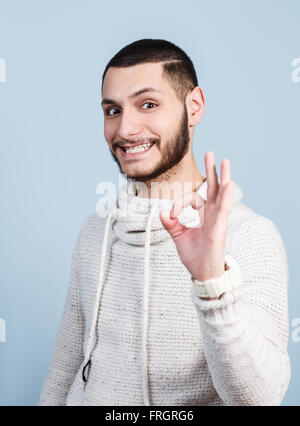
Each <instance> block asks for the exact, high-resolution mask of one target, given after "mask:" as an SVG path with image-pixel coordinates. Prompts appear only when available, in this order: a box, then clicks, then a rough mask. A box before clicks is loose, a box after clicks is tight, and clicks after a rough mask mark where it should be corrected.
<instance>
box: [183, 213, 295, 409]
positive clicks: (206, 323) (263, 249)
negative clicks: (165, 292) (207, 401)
mask: <svg viewBox="0 0 300 426" xmlns="http://www.w3.org/2000/svg"><path fill="white" fill-rule="evenodd" d="M232 238H233V241H234V243H233V244H232V245H231V246H232V247H233V251H234V253H229V254H231V255H232V256H233V257H234V258H235V260H236V261H237V263H238V266H239V268H240V272H241V279H242V285H241V286H240V287H238V288H236V289H234V290H233V291H231V292H227V293H225V294H224V295H223V296H222V297H221V298H220V299H216V300H203V299H201V298H199V297H197V295H196V294H195V293H194V291H193V290H194V288H193V286H191V294H192V300H193V302H194V305H195V307H196V311H197V316H198V318H199V322H200V329H201V334H202V339H203V345H204V354H205V357H206V359H207V363H208V368H209V371H210V374H211V377H212V380H213V383H214V386H215V388H216V391H217V392H218V394H219V396H220V397H221V398H222V400H223V401H224V403H225V405H235V406H236V405H251V406H255V405H258V406H262V405H269V406H272V405H280V403H281V402H282V399H283V398H284V395H285V393H286V390H287V388H288V385H289V381H290V360H289V356H288V352H287V346H288V334H289V321H288V298H287V289H288V280H289V272H288V261H287V255H286V251H285V246H284V243H283V241H282V239H281V236H280V234H279V232H278V230H277V228H276V226H275V225H274V223H273V222H272V221H271V220H270V219H267V218H265V217H263V216H258V217H256V218H255V219H254V220H253V219H252V220H251V221H249V222H247V223H244V224H243V225H242V226H240V228H239V229H238V230H237V231H236V232H235V233H234V235H233V237H232Z"/></svg>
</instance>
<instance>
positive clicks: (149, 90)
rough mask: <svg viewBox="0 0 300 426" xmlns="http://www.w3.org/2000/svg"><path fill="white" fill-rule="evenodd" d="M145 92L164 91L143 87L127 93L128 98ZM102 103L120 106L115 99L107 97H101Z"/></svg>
mask: <svg viewBox="0 0 300 426" xmlns="http://www.w3.org/2000/svg"><path fill="white" fill-rule="evenodd" d="M145 92H159V93H164V92H163V91H162V90H159V89H154V88H153V87H144V88H143V89H139V90H137V91H136V92H134V93H132V94H131V95H129V96H128V98H129V99H133V98H137V97H138V96H140V95H141V94H142V93H145ZM104 104H114V105H117V106H120V105H118V102H117V101H114V100H113V99H108V98H104V99H102V102H101V106H103V105H104Z"/></svg>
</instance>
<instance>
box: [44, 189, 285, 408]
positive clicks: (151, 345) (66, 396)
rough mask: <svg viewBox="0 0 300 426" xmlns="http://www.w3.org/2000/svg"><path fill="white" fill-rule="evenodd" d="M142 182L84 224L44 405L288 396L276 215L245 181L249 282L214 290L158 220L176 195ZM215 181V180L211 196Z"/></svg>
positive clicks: (243, 230)
mask: <svg viewBox="0 0 300 426" xmlns="http://www.w3.org/2000/svg"><path fill="white" fill-rule="evenodd" d="M131 185H132V184H130V183H129V184H128V185H125V186H124V187H123V189H122V190H121V191H120V194H119V197H118V200H117V203H116V206H115V207H114V208H113V209H112V210H111V212H110V215H109V216H108V217H105V218H101V217H99V216H98V215H97V214H96V213H94V214H92V215H90V216H89V217H88V218H87V220H86V221H85V223H84V224H83V226H82V228H81V231H80V234H79V236H78V239H77V242H76V246H75V248H74V252H73V260H72V270H71V277H70V284H69V289H68V295H67V300H66V304H65V308H64V312H63V316H62V319H61V323H60V327H59V330H58V333H57V337H56V345H55V349H54V353H53V359H52V363H51V365H50V366H49V369H48V373H47V376H46V379H45V381H44V384H43V388H42V391H41V395H40V400H39V403H38V405H87V406H91V405H111V406H118V405H127V406H133V405H279V404H280V403H281V401H282V399H283V397H284V395H285V392H286V390H287V388H288V384H289V380H290V361H289V356H288V353H287V345H288V330H289V324H288V298H287V290H288V280H289V272H288V262H287V256H286V251H285V246H284V243H283V241H282V239H281V236H280V234H279V232H278V230H277V228H276V226H275V225H274V223H273V222H272V221H271V220H270V219H267V218H265V217H263V216H261V215H259V214H257V213H256V212H254V211H253V210H252V209H250V208H248V207H247V206H246V205H245V204H244V203H242V202H241V201H240V200H241V198H242V194H243V192H242V190H241V188H240V187H239V186H238V185H236V184H235V186H234V189H233V193H232V198H231V210H230V217H229V224H228V232H227V240H226V254H229V255H231V256H232V257H233V258H234V259H235V260H236V262H237V263H238V266H239V268H240V269H239V270H240V273H241V277H242V285H241V286H240V287H239V288H236V289H235V290H233V291H231V292H227V293H225V294H224V295H223V296H222V297H221V298H220V299H219V300H203V299H200V298H199V297H197V296H196V295H195V294H194V293H193V284H192V281H191V276H190V274H189V272H188V270H187V269H186V268H185V266H184V265H183V264H182V263H181V261H180V258H179V256H178V254H177V251H176V247H175V244H174V243H173V240H172V239H171V237H170V235H169V234H168V232H167V231H166V230H165V229H164V228H163V226H162V224H161V221H160V219H159V210H160V209H161V208H162V206H164V208H165V207H166V205H167V206H171V205H172V201H171V200H153V199H145V198H140V197H137V196H136V195H135V193H134V192H132V186H131ZM206 191H207V185H206V182H205V183H204V184H203V185H202V186H201V187H200V190H199V191H198V193H199V194H200V196H201V197H203V198H204V199H205V200H206ZM141 209H143V210H142V211H141ZM193 212H194V213H195V211H193ZM89 360H91V363H88V361H89ZM87 363H88V364H87ZM85 365H87V367H86V368H85V369H84V366H85ZM83 370H84V371H83ZM83 373H84V377H85V380H87V381H83Z"/></svg>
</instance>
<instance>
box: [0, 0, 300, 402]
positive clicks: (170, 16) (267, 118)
mask: <svg viewBox="0 0 300 426" xmlns="http://www.w3.org/2000/svg"><path fill="white" fill-rule="evenodd" d="M299 22H300V2H299V0H287V1H283V0H282V1H279V0H256V1H254V0H243V1H240V0H227V1H225V0H219V1H212V0H210V1H199V0H197V1H196V0H195V1H191V0H186V1H184V2H183V1H174V0H164V1H161V0H159V1H158V0H152V1H150V2H141V1H127V2H123V1H120V0H118V1H117V0H115V1H113V2H104V1H100V0H98V1H96V0H94V1H92V0H81V1H74V0H72V1H71V0H59V1H58V0H51V1H50V0H48V1H45V0H44V1H41V0H36V1H33V0H29V1H28V0H26V1H25V0H19V1H16V0H7V1H3V0H2V1H0V58H4V59H5V61H6V72H7V82H6V83H0V159H1V164H0V177H1V179H0V185H1V188H0V189H1V209H0V222H1V227H0V229H1V238H0V244H1V252H0V255H1V256H0V258H1V263H0V279H1V294H0V318H3V319H5V321H6V326H7V330H6V337H7V342H6V343H0V365H1V367H0V369H1V371H0V377H1V380H0V404H1V405H35V404H36V403H37V401H38V397H39V393H40V389H41V386H42V382H43V380H44V378H45V375H46V371H47V368H48V365H49V363H50V361H51V358H52V351H53V348H54V342H55V335H56V332H57V329H58V325H59V321H60V317H61V314H62V309H63V305H64V302H65V297H66V292H67V287H68V280H69V274H70V268H71V255H72V250H73V247H74V244H75V240H76V237H77V235H78V232H79V230H80V227H81V225H82V223H83V221H84V220H85V218H86V217H87V216H88V215H89V214H90V213H92V212H94V211H95V206H96V202H97V200H98V199H99V195H97V194H96V186H97V184H98V183H99V182H101V181H103V180H107V181H113V182H115V183H116V184H117V183H118V169H117V166H116V165H115V163H113V162H112V160H111V157H110V154H109V151H108V148H107V145H106V141H105V139H104V135H103V117H102V112H101V109H100V81H101V76H102V72H103V70H104V68H105V66H106V64H107V62H108V61H109V59H110V58H111V57H112V56H113V55H114V54H115V53H116V52H117V51H118V50H119V49H120V48H122V47H123V46H125V45H126V44H128V43H131V42H132V41H135V40H138V39H141V38H145V37H147V38H164V39H167V40H169V41H172V42H174V43H175V44H178V45H179V46H180V47H181V48H183V49H184V50H185V51H186V53H187V54H188V55H189V56H190V57H191V59H192V61H193V62H194V65H195V68H196V71H197V75H198V79H199V85H200V87H201V88H202V89H203V91H204V94H205V97H206V111H205V115H204V117H203V120H202V121H201V123H200V124H199V125H198V126H197V128H196V132H195V137H194V153H195V156H196V158H197V160H198V165H199V167H200V170H201V171H202V173H203V172H204V171H205V170H204V154H205V152H207V151H208V150H213V151H214V152H215V155H216V160H217V168H218V172H219V170H220V163H221V161H222V159H223V158H225V157H228V158H230V161H231V168H232V180H234V181H235V182H237V183H238V184H239V185H240V186H241V187H242V189H243V191H244V198H243V201H244V202H245V203H246V204H247V205H248V206H249V207H251V208H252V209H254V210H255V211H257V212H258V213H260V214H262V215H263V216H266V217H268V218H270V219H271V220H273V221H274V222H275V224H276V225H277V227H278V229H279V231H280V233H281V236H282V238H283V240H284V242H285V245H286V249H287V253H288V260H289V267H290V289H289V301H290V302H289V315H290V323H291V322H292V320H293V319H294V318H299V317H300V304H299V298H300V289H299V259H298V256H299V254H298V253H299V240H300V233H299V226H298V221H299V217H300V208H299V207H300V203H299V189H298V182H297V180H298V172H299V154H300V150H299V134H300V132H299V122H300V120H299V111H300V82H299V83H296V82H293V80H292V77H291V76H292V66H291V61H292V60H293V59H294V58H297V57H300V44H299V41H300V25H299ZM292 330H293V328H292V327H291V332H292ZM289 353H290V357H291V362H292V379H291V383H290V387H289V390H288V392H287V395H286V398H285V399H284V404H285V405H300V404H299V403H300V343H296V342H293V341H292V339H291V338H290V344H289Z"/></svg>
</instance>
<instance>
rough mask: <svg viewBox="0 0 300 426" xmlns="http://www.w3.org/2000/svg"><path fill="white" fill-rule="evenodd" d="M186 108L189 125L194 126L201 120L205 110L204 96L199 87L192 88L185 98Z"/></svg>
mask: <svg viewBox="0 0 300 426" xmlns="http://www.w3.org/2000/svg"><path fill="white" fill-rule="evenodd" d="M186 107H187V112H188V117H189V124H190V125H191V126H196V125H197V124H198V123H199V121H200V120H201V118H202V116H203V114H204V109H205V98H204V94H203V92H202V90H201V88H200V87H199V86H196V87H194V89H193V90H192V91H191V92H190V93H189V94H188V96H187V98H186Z"/></svg>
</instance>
